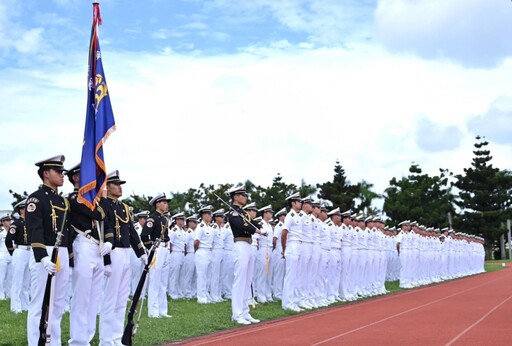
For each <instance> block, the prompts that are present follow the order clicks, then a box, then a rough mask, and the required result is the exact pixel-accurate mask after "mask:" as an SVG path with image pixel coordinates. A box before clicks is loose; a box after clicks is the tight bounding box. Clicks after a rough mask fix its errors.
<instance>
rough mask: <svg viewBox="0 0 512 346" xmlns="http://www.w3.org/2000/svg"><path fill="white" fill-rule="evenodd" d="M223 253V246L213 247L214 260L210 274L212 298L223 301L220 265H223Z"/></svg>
mask: <svg viewBox="0 0 512 346" xmlns="http://www.w3.org/2000/svg"><path fill="white" fill-rule="evenodd" d="M223 255H224V250H223V249H222V248H216V249H212V262H211V265H210V274H211V275H210V282H209V291H210V298H211V300H212V301H214V302H220V301H222V297H221V276H220V267H221V263H222V256H223Z"/></svg>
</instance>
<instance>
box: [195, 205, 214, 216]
mask: <svg viewBox="0 0 512 346" xmlns="http://www.w3.org/2000/svg"><path fill="white" fill-rule="evenodd" d="M212 210H213V207H212V206H211V205H207V206H204V207H202V208H201V209H199V210H198V211H197V212H198V213H199V216H201V215H203V214H205V213H207V214H211V213H212Z"/></svg>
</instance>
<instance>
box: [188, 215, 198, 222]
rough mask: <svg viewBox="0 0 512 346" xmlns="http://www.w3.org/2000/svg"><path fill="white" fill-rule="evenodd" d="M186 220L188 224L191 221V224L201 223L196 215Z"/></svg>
mask: <svg viewBox="0 0 512 346" xmlns="http://www.w3.org/2000/svg"><path fill="white" fill-rule="evenodd" d="M186 220H187V222H189V221H190V222H195V223H197V222H199V220H198V219H197V215H196V214H192V215H190V216H189V217H187V218H186Z"/></svg>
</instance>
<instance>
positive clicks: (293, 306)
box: [281, 192, 302, 312]
mask: <svg viewBox="0 0 512 346" xmlns="http://www.w3.org/2000/svg"><path fill="white" fill-rule="evenodd" d="M286 200H287V201H288V203H289V205H290V208H291V209H290V211H289V212H288V214H287V215H286V218H285V220H284V224H283V230H282V232H281V245H282V247H283V252H282V256H283V258H285V260H286V269H285V275H284V283H283V299H282V308H283V309H284V310H291V311H295V312H298V311H302V309H301V308H299V305H298V304H299V303H300V300H301V293H300V292H299V291H298V289H299V285H300V283H301V282H302V278H301V276H300V257H301V246H302V214H301V215H299V213H300V211H301V209H302V199H301V197H300V195H299V193H298V192H297V193H294V194H292V195H290V196H288V197H287V198H286Z"/></svg>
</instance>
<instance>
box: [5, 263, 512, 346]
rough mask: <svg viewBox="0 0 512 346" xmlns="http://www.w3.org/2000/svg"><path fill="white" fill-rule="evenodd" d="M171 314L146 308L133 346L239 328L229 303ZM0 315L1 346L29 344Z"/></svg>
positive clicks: (21, 322) (392, 287)
mask: <svg viewBox="0 0 512 346" xmlns="http://www.w3.org/2000/svg"><path fill="white" fill-rule="evenodd" d="M503 262H507V261H489V262H486V266H485V268H486V270H487V271H496V270H500V269H503V267H502V263H503ZM508 262H510V261H508ZM386 288H387V289H388V290H389V291H390V292H391V293H395V292H399V291H401V290H402V289H401V288H399V287H398V281H394V282H387V283H386ZM368 299H371V298H368ZM337 304H338V305H341V304H343V303H337ZM331 306H332V305H331ZM169 314H171V315H172V316H173V317H172V318H157V319H154V318H153V319H150V318H147V309H146V307H145V306H144V309H143V313H142V318H141V321H140V327H139V331H138V333H137V335H136V336H135V337H134V339H133V344H134V345H137V346H139V345H141V346H142V345H159V344H162V343H165V342H172V341H178V340H183V339H187V338H191V337H194V336H200V335H205V334H210V333H213V332H215V331H219V330H226V329H233V328H238V327H239V325H238V324H236V323H234V322H231V304H230V302H229V301H228V302H223V303H217V304H207V305H201V304H197V303H196V300H178V301H170V303H169ZM251 314H252V316H253V317H254V318H257V319H260V320H272V319H277V318H281V317H285V316H291V315H295V314H300V313H294V312H289V311H283V310H282V309H281V303H280V302H273V303H266V304H258V305H257V306H256V308H255V309H252V311H251ZM0 316H1V318H0V345H12V346H19V345H26V344H27V337H26V328H27V327H26V321H27V313H22V314H18V315H16V314H13V313H11V312H10V311H9V302H8V301H0ZM68 339H69V314H68V313H66V314H64V318H63V321H62V342H63V344H66V345H67V340H68ZM92 345H98V338H97V337H96V338H95V339H94V340H93V343H92Z"/></svg>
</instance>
